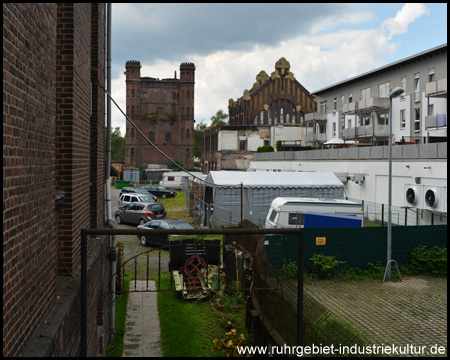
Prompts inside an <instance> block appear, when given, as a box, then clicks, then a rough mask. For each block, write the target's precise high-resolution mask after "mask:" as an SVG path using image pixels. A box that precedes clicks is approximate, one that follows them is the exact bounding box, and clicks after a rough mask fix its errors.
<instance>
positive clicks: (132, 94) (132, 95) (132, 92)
mask: <svg viewBox="0 0 450 360" xmlns="http://www.w3.org/2000/svg"><path fill="white" fill-rule="evenodd" d="M131 97H134V89H131Z"/></svg>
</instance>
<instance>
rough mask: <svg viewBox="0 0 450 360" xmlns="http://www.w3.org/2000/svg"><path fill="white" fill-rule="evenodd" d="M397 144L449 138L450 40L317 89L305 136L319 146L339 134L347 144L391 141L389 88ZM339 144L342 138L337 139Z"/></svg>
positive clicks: (310, 142)
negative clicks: (398, 90)
mask: <svg viewBox="0 0 450 360" xmlns="http://www.w3.org/2000/svg"><path fill="white" fill-rule="evenodd" d="M395 87H402V88H403V89H404V93H403V95H402V96H400V97H397V98H393V101H392V117H393V120H392V121H393V122H392V134H393V142H394V143H396V144H407V143H416V144H425V143H433V142H446V141H447V44H444V45H441V46H438V47H435V48H433V49H430V50H427V51H424V52H421V53H419V54H417V55H413V56H410V57H408V58H406V59H403V60H400V61H396V62H394V63H391V64H389V65H386V66H383V67H380V68H378V69H375V70H372V71H369V72H367V73H364V74H361V75H359V76H356V77H353V78H351V79H348V80H344V81H341V82H339V83H336V84H333V85H330V86H327V87H326V88H323V89H320V90H317V91H313V92H312V94H313V95H315V96H316V100H317V111H316V112H313V113H310V114H306V117H305V119H306V122H307V124H308V125H309V126H308V127H307V129H306V134H305V140H306V144H307V145H312V146H315V147H318V146H320V145H322V144H324V143H325V142H327V141H330V140H333V139H340V140H343V141H345V142H346V143H353V142H357V143H368V144H371V145H386V144H387V143H388V137H389V93H390V91H391V90H392V89H394V88H395ZM335 141H336V142H337V143H338V142H339V140H335Z"/></svg>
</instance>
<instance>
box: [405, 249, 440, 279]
mask: <svg viewBox="0 0 450 360" xmlns="http://www.w3.org/2000/svg"><path fill="white" fill-rule="evenodd" d="M410 261H411V267H412V270H413V271H414V273H417V274H421V275H429V276H435V277H446V276H447V249H446V248H445V247H439V246H433V247H432V248H430V249H427V248H426V246H425V245H419V246H416V247H415V248H414V249H412V250H411V254H410Z"/></svg>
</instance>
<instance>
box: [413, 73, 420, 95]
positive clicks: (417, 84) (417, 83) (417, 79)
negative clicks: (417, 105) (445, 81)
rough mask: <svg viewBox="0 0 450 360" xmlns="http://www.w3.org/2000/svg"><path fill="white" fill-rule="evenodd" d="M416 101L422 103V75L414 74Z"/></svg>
mask: <svg viewBox="0 0 450 360" xmlns="http://www.w3.org/2000/svg"><path fill="white" fill-rule="evenodd" d="M414 101H416V102H417V101H420V73H415V74H414Z"/></svg>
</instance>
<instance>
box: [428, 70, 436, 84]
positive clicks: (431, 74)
mask: <svg viewBox="0 0 450 360" xmlns="http://www.w3.org/2000/svg"><path fill="white" fill-rule="evenodd" d="M435 80H436V76H435V75H434V68H431V69H429V70H428V82H432V81H435Z"/></svg>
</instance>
